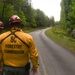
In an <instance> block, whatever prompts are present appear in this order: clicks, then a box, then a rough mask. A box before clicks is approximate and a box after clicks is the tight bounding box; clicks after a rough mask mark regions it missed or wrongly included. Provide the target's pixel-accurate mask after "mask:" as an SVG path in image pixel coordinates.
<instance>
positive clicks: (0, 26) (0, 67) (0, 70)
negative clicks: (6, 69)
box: [0, 21, 4, 75]
mask: <svg viewBox="0 0 75 75" xmlns="http://www.w3.org/2000/svg"><path fill="white" fill-rule="evenodd" d="M3 28H4V24H3V22H2V21H0V34H1V33H2V30H3ZM2 73H3V66H2V64H1V65H0V75H2Z"/></svg>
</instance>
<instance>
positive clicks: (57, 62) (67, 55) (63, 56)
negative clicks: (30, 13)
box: [30, 29, 75, 75]
mask: <svg viewBox="0 0 75 75" xmlns="http://www.w3.org/2000/svg"><path fill="white" fill-rule="evenodd" d="M45 30H46V29H42V30H38V31H35V32H32V33H30V34H31V35H32V36H33V38H34V41H35V44H36V47H37V49H38V52H39V64H40V65H39V69H38V75H75V54H74V53H72V52H70V51H68V50H67V49H65V48H64V47H62V46H61V45H59V44H57V43H55V42H54V41H52V40H51V39H49V38H48V37H47V36H46V35H45V34H44V32H45Z"/></svg>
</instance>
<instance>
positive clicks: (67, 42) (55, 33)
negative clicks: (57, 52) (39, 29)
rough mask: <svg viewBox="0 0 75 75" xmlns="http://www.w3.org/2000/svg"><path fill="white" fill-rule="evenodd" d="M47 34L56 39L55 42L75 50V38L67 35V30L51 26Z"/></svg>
mask: <svg viewBox="0 0 75 75" xmlns="http://www.w3.org/2000/svg"><path fill="white" fill-rule="evenodd" d="M45 34H46V35H47V36H48V37H49V38H51V39H52V40H54V41H55V42H57V43H59V44H60V45H62V46H64V47H65V48H67V49H69V50H71V51H73V52H75V39H73V38H71V37H69V36H67V35H66V32H65V31H63V30H62V29H59V28H51V29H48V30H47V31H46V32H45Z"/></svg>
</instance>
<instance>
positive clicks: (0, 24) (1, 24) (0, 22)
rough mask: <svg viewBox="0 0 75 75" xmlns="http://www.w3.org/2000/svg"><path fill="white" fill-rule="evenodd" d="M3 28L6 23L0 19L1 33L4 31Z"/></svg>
mask: <svg viewBox="0 0 75 75" xmlns="http://www.w3.org/2000/svg"><path fill="white" fill-rule="evenodd" d="M3 28H4V24H3V22H2V21H0V34H1V33H2V30H3Z"/></svg>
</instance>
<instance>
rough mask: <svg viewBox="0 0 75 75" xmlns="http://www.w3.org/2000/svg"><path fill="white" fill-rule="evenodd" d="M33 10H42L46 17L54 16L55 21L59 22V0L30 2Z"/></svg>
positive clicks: (34, 0)
mask: <svg viewBox="0 0 75 75" xmlns="http://www.w3.org/2000/svg"><path fill="white" fill-rule="evenodd" d="M31 3H32V6H33V8H34V9H37V8H38V9H40V10H42V11H43V12H44V13H45V14H46V15H47V16H48V17H51V16H54V18H55V21H59V20H60V11H61V7H60V3H61V0H31Z"/></svg>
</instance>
